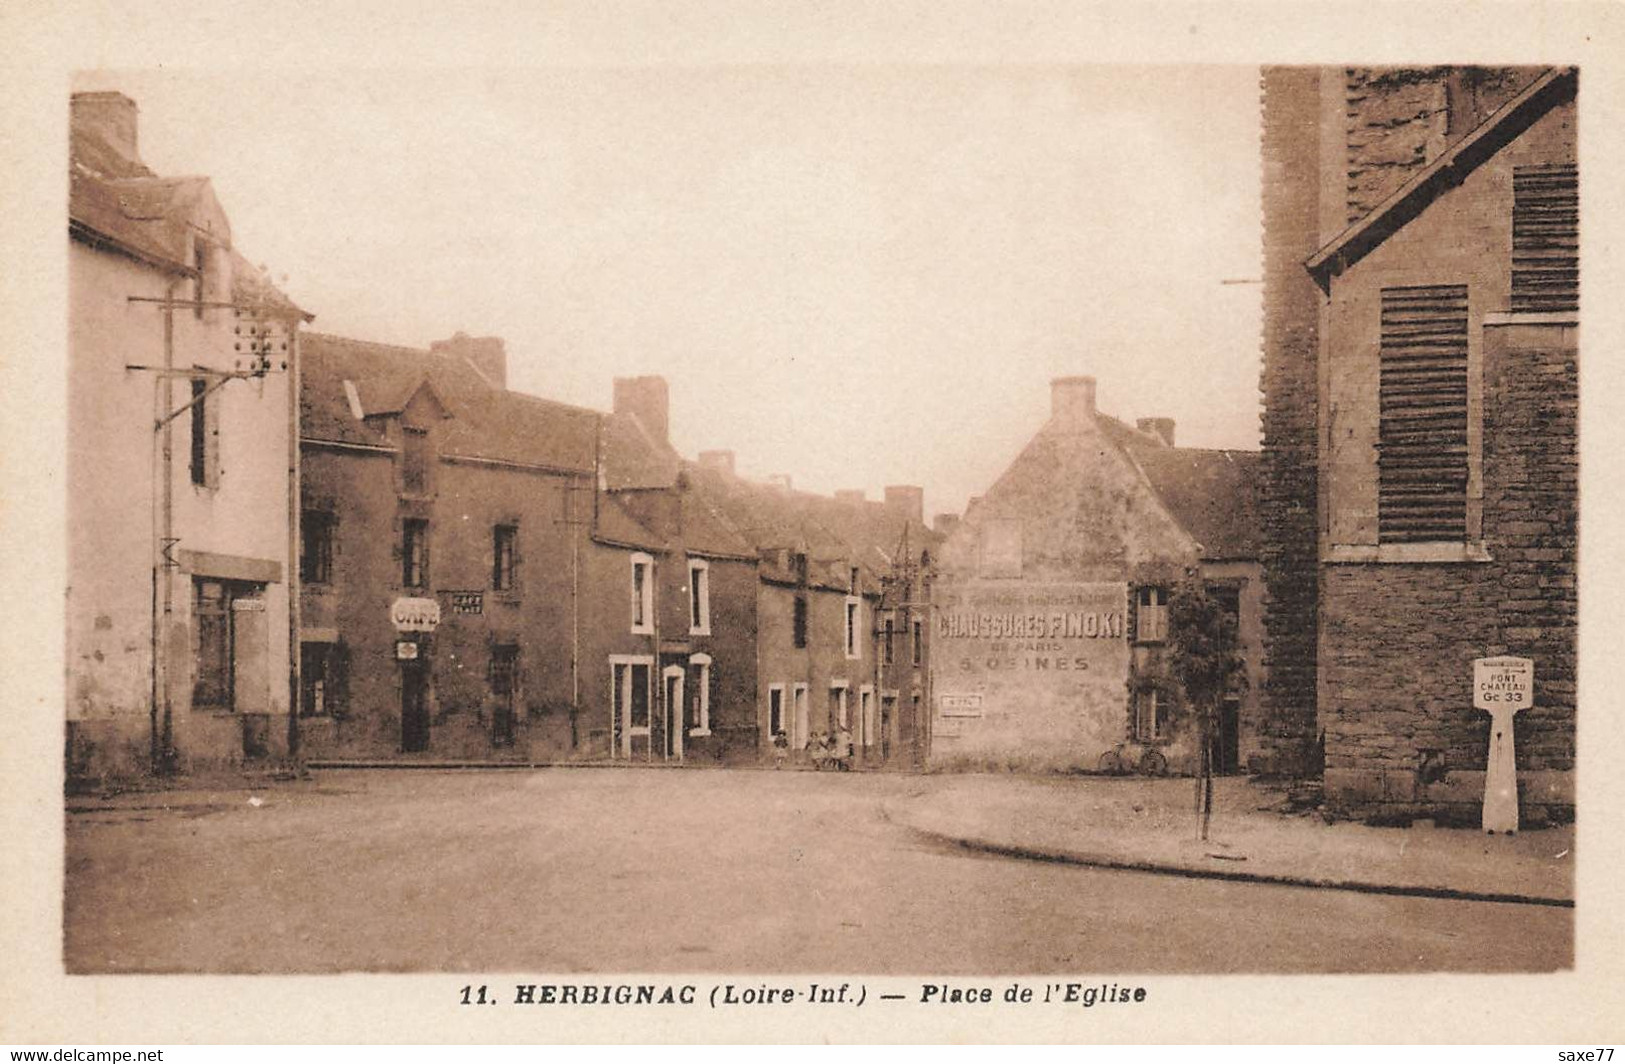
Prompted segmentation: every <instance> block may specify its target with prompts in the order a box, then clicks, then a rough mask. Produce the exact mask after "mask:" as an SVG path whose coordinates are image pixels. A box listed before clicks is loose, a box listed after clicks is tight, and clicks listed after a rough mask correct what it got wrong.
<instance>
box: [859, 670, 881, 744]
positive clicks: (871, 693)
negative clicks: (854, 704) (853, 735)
mask: <svg viewBox="0 0 1625 1064" xmlns="http://www.w3.org/2000/svg"><path fill="white" fill-rule="evenodd" d="M858 718H859V719H860V720H861V721H863V745H864V746H873V745H875V735H876V733H878V732H879V731H880V727H879V725H878V724H877V723H876V720H875V689H874V688H873V687H870V686H868V685H867V684H865V685H864V686H863V687H860V688H859V689H858Z"/></svg>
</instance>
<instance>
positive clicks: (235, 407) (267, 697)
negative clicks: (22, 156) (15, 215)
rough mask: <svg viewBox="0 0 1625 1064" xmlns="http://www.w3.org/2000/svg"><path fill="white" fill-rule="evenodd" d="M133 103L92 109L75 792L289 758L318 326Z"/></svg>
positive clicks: (72, 345) (75, 409)
mask: <svg viewBox="0 0 1625 1064" xmlns="http://www.w3.org/2000/svg"><path fill="white" fill-rule="evenodd" d="M137 140H138V112H137V107H136V104H135V102H134V101H132V100H130V99H129V98H128V97H125V96H123V95H121V94H118V93H79V94H75V95H74V97H73V100H72V123H71V138H70V151H71V156H70V160H69V165H70V198H69V219H68V220H69V227H68V232H69V252H68V291H69V330H68V369H69V389H68V396H69V399H68V402H69V408H68V479H69V484H68V499H69V513H68V569H69V586H68V590H67V617H66V620H67V644H66V645H67V660H68V665H67V671H68V675H67V692H68V705H67V735H66V753H67V767H68V774H69V777H70V778H75V779H78V778H98V777H106V776H110V775H123V774H128V773H133V772H139V771H145V770H155V771H170V770H185V769H191V768H201V767H205V766H209V765H225V764H235V763H240V762H242V761H244V760H252V759H256V758H265V757H273V756H276V755H278V754H280V753H283V752H285V749H286V747H285V742H286V737H287V732H288V729H287V723H288V707H289V705H290V695H291V687H292V684H291V682H290V678H291V677H292V675H293V669H292V662H291V657H290V591H289V588H290V586H291V581H292V579H293V576H292V573H291V571H290V569H291V567H290V564H289V563H290V555H291V543H292V541H293V528H292V513H293V505H292V492H291V484H292V476H291V473H290V469H291V467H292V465H293V464H294V462H295V460H296V454H295V452H294V449H293V447H292V443H291V441H292V438H293V437H292V425H293V421H294V407H293V402H292V399H293V395H294V394H295V393H294V384H293V378H294V375H295V373H296V371H297V351H298V335H299V326H300V325H301V324H302V322H304V321H305V320H308V315H306V314H305V313H304V312H303V311H301V310H300V309H299V308H298V307H296V306H294V305H293V304H292V303H291V302H290V301H288V300H287V298H286V297H285V296H283V295H282V294H281V293H280V292H278V291H277V290H276V289H275V288H274V287H273V286H272V285H271V284H270V283H269V281H268V280H267V279H266V278H265V277H264V276H263V274H262V273H261V272H260V271H259V270H257V269H256V268H255V267H253V266H251V265H250V264H249V263H248V261H247V260H246V259H244V258H243V257H242V256H241V255H240V254H239V253H238V252H237V251H236V249H235V248H234V247H233V245H232V237H231V227H230V223H229V221H228V219H227V217H226V214H225V212H224V210H223V209H222V208H221V206H220V204H219V202H218V201H217V200H216V198H215V195H214V192H213V190H212V188H211V186H210V183H209V181H208V179H207V178H201V177H188V178H164V177H160V176H158V175H156V174H155V173H153V171H152V170H151V169H149V168H148V167H147V166H146V165H145V164H144V163H143V162H142V161H141V158H140V153H139V150H138V143H137Z"/></svg>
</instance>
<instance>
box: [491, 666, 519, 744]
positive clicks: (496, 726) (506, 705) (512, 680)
mask: <svg viewBox="0 0 1625 1064" xmlns="http://www.w3.org/2000/svg"><path fill="white" fill-rule="evenodd" d="M518 661H519V648H518V647H517V646H513V645H505V646H494V647H492V648H491V700H492V705H491V742H492V744H493V745H495V746H512V745H513V739H514V722H515V720H517V719H518V708H517V706H516V705H515V704H514V703H515V701H516V698H517V696H516V694H515V689H516V688H517V687H518V683H517V682H516V673H517V672H518Z"/></svg>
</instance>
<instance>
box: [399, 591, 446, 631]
mask: <svg viewBox="0 0 1625 1064" xmlns="http://www.w3.org/2000/svg"><path fill="white" fill-rule="evenodd" d="M389 623H391V624H393V625H394V626H395V630H396V631H397V632H432V631H434V630H435V628H436V627H438V626H439V624H440V603H438V602H436V601H435V600H434V599H431V598H398V599H396V600H395V601H394V602H392V603H390V606H389Z"/></svg>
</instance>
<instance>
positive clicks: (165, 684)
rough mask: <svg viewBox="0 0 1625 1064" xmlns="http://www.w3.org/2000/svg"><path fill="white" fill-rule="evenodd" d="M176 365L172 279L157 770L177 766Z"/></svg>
mask: <svg viewBox="0 0 1625 1064" xmlns="http://www.w3.org/2000/svg"><path fill="white" fill-rule="evenodd" d="M174 368H175V282H173V281H170V282H168V283H167V284H166V285H165V286H164V372H163V373H162V374H161V375H160V376H161V378H162V380H163V383H162V384H161V385H160V386H159V391H160V393H161V394H162V395H163V407H162V411H163V413H162V414H161V415H160V416H161V417H163V419H164V421H163V429H162V435H163V462H162V465H163V469H162V475H163V481H164V482H163V486H162V487H163V494H162V496H161V498H162V500H163V501H162V507H163V509H162V522H161V524H162V531H161V532H160V533H159V540H158V564H159V566H160V567H161V568H162V570H163V575H162V576H161V577H160V578H159V579H160V581H161V583H162V584H163V588H162V590H163V594H162V596H161V598H162V602H163V609H162V612H161V613H160V615H159V626H158V638H157V646H156V648H155V653H156V655H157V660H158V662H159V665H158V698H159V702H160V703H161V707H162V708H161V711H160V712H161V718H160V720H159V722H158V723H159V737H158V743H157V747H158V760H157V763H156V764H155V765H154V768H155V769H156V770H157V772H158V774H167V773H169V772H170V771H172V770H173V769H174V767H175V723H174V708H173V705H172V702H171V698H170V692H169V635H170V625H171V623H172V621H173V619H174V614H175V580H174V573H172V572H171V571H170V570H171V569H173V568H174V564H175V563H174V562H173V561H172V560H171V558H170V553H169V552H170V549H171V548H172V547H173V546H174V540H175V477H174V467H175V424H174V422H175V419H174V418H172V417H170V416H169V411H170V409H171V408H172V407H173V406H174V405H175V396H174V391H173V389H172V386H171V381H172V379H173V378H172V377H171V371H172V370H174Z"/></svg>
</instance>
